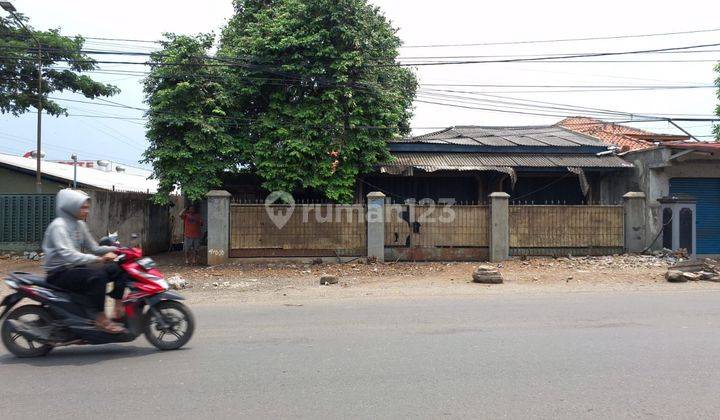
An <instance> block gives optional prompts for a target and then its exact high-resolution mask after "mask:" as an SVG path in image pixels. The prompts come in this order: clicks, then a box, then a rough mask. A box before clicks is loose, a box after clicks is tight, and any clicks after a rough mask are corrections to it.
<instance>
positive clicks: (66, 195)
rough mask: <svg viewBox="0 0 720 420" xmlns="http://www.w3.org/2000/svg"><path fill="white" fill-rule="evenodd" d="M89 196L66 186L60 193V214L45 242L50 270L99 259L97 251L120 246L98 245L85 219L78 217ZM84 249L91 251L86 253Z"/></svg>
mask: <svg viewBox="0 0 720 420" xmlns="http://www.w3.org/2000/svg"><path fill="white" fill-rule="evenodd" d="M89 199H90V197H88V195H87V194H85V193H84V192H82V191H77V190H71V189H65V190H61V191H60V192H58V193H57V198H56V200H55V205H56V213H57V217H56V218H55V220H53V221H52V223H50V225H49V226H48V228H47V230H46V231H45V239H44V240H43V244H42V249H43V252H44V253H45V257H44V258H45V259H44V261H43V267H44V268H45V270H46V271H47V272H48V273H53V272H57V271H60V270H63V269H66V268H70V267H74V266H78V265H83V264H90V263H94V262H98V261H100V257H98V256H97V255H102V254H106V253H108V252H114V251H116V250H117V249H116V248H115V247H112V246H99V245H98V243H97V242H95V239H93V237H92V236H91V235H90V231H89V230H88V228H87V225H86V224H85V222H83V221H81V220H77V217H76V216H77V214H78V213H79V212H80V207H82V205H83V204H84V203H85V202H86V201H88V200H89ZM83 249H86V250H88V251H89V252H91V253H92V254H85V253H83V252H82V250H83ZM93 254H94V255H93Z"/></svg>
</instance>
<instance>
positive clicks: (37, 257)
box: [23, 251, 43, 261]
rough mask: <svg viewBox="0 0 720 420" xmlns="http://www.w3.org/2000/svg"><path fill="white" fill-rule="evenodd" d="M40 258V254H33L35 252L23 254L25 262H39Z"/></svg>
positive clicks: (41, 254) (41, 255)
mask: <svg viewBox="0 0 720 420" xmlns="http://www.w3.org/2000/svg"><path fill="white" fill-rule="evenodd" d="M42 257H43V253H42V252H35V251H25V252H23V258H25V259H26V260H31V261H40V260H41V259H42Z"/></svg>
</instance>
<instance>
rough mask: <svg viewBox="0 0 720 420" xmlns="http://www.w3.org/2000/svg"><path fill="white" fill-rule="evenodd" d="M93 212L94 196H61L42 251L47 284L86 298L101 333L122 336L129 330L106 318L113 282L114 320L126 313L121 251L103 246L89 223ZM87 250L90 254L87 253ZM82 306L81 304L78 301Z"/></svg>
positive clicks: (68, 193)
mask: <svg viewBox="0 0 720 420" xmlns="http://www.w3.org/2000/svg"><path fill="white" fill-rule="evenodd" d="M89 210H90V197H89V196H88V195H87V194H85V193H84V192H82V191H78V190H72V189H64V190H61V191H59V192H58V193H57V197H56V212H57V217H56V218H55V220H53V221H52V223H50V225H49V226H48V228H47V230H46V231H45V238H44V240H43V244H42V249H43V252H44V253H45V256H44V261H43V268H45V270H46V271H47V282H48V283H50V284H52V285H54V286H57V287H61V288H63V289H66V290H70V291H72V292H75V293H78V294H82V295H84V296H86V297H87V298H88V299H87V300H88V302H84V303H83V306H85V308H86V310H87V311H88V312H89V314H90V315H91V316H92V317H94V318H95V323H96V325H97V327H98V328H100V329H101V330H103V331H105V332H108V333H113V334H118V333H123V332H125V329H124V328H123V327H122V326H120V325H118V324H116V323H115V322H112V321H111V320H110V319H108V317H107V316H106V315H105V289H106V285H107V283H110V282H113V283H114V288H113V290H112V291H111V292H110V293H109V296H110V297H112V298H113V299H115V310H114V317H115V318H121V317H122V316H123V314H124V311H123V306H122V297H123V294H124V293H125V284H126V281H127V280H126V278H125V273H124V272H123V270H122V269H121V268H120V267H119V266H118V264H117V263H115V262H114V260H115V258H117V255H116V254H115V251H117V248H115V247H112V246H99V245H98V243H97V242H96V241H95V239H93V237H92V235H91V234H90V231H89V230H88V228H87V225H86V224H85V219H86V218H87V216H88V213H89ZM83 249H85V250H88V251H89V252H90V253H84V252H83ZM78 303H80V302H78Z"/></svg>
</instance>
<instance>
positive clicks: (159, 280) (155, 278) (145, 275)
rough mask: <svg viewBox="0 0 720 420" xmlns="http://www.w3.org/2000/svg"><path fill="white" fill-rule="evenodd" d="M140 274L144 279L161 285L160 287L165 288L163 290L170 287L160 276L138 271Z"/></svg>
mask: <svg viewBox="0 0 720 420" xmlns="http://www.w3.org/2000/svg"><path fill="white" fill-rule="evenodd" d="M140 275H141V276H143V278H145V279H147V280H150V281H152V282H155V283H156V284H157V285H158V286H160V287H162V288H163V289H165V290H168V289H170V285H169V284H168V282H167V281H166V280H165V279H164V278H162V277H158V276H153V275H152V274H148V273H140Z"/></svg>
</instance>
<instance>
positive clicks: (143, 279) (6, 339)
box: [0, 237, 195, 357]
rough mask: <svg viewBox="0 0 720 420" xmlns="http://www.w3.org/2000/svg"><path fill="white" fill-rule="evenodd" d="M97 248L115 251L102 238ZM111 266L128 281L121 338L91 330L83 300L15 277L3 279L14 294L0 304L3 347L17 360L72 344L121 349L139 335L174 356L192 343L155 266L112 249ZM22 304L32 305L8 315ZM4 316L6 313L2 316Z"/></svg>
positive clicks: (186, 314) (184, 316) (189, 324)
mask: <svg viewBox="0 0 720 420" xmlns="http://www.w3.org/2000/svg"><path fill="white" fill-rule="evenodd" d="M100 243H101V245H113V244H115V245H118V244H117V243H116V238H107V237H106V238H103V239H102V240H101V241H100ZM117 254H118V258H117V260H116V262H117V263H118V264H119V265H120V267H121V268H122V269H123V270H125V272H126V273H127V274H128V276H129V281H128V288H129V289H130V292H129V293H128V294H127V295H126V296H125V298H124V299H123V304H124V307H125V318H124V319H123V320H122V323H123V324H124V327H125V328H126V330H127V333H122V334H111V333H107V332H105V331H102V330H99V329H98V328H96V326H95V323H94V320H93V319H91V318H89V317H88V314H87V313H86V311H85V309H84V307H83V306H82V305H81V304H79V303H78V302H83V301H84V299H85V297H84V296H82V295H78V294H75V293H73V292H70V291H67V290H64V289H61V288H59V287H57V286H53V285H51V284H49V283H47V282H46V281H45V278H43V277H40V276H37V275H34V274H29V273H22V272H15V273H12V274H10V275H9V277H8V278H6V279H5V283H6V284H7V285H8V286H10V288H11V289H13V290H14V291H15V293H13V294H10V295H8V296H6V297H5V299H3V301H2V303H0V309H2V312H0V320H2V319H3V317H5V315H7V317H6V318H5V321H4V322H3V324H2V329H1V330H0V335H1V336H2V342H3V344H4V345H5V347H6V348H7V349H8V351H10V353H12V354H14V355H15V356H18V357H36V356H44V355H46V354H48V353H49V352H50V351H51V350H52V349H53V348H55V347H62V346H68V345H73V344H107V343H123V342H129V341H133V340H135V339H136V338H137V337H138V336H139V335H140V334H143V333H144V334H145V337H146V338H147V340H148V341H149V342H150V343H151V344H152V345H153V346H155V347H157V348H158V349H160V350H175V349H179V348H180V347H182V346H184V345H185V344H186V343H187V342H188V341H189V340H190V338H191V337H192V334H193V331H194V329H195V321H194V319H193V315H192V313H191V312H190V310H189V309H188V308H187V307H186V306H185V305H183V304H182V303H180V302H179V301H180V300H184V298H183V297H182V296H180V295H179V294H177V293H174V292H171V291H169V290H168V289H169V285H168V283H167V281H165V279H164V278H163V275H162V273H160V271H158V269H157V268H156V266H155V262H154V261H153V260H152V259H150V258H147V257H143V255H142V250H141V249H140V248H130V247H128V248H118V251H117ZM22 299H30V300H32V301H35V302H37V304H31V305H24V306H20V307H18V308H15V309H14V310H12V311H10V310H11V309H12V308H13V307H14V306H15V305H16V304H17V303H18V302H20V301H21V300H22ZM8 312H9V313H8Z"/></svg>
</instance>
